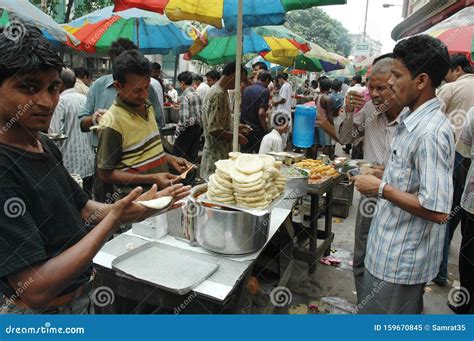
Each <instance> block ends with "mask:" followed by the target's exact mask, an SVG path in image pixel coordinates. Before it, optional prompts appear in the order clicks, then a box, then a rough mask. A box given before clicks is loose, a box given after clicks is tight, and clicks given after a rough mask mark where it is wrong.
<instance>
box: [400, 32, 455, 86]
mask: <svg viewBox="0 0 474 341" xmlns="http://www.w3.org/2000/svg"><path fill="white" fill-rule="evenodd" d="M393 54H394V55H395V58H396V59H398V60H399V61H400V62H401V63H403V65H405V67H406V68H407V69H408V70H409V71H410V73H411V75H412V77H413V78H414V77H416V76H418V75H420V74H422V73H426V74H427V75H428V76H429V77H430V79H431V84H432V86H433V87H434V88H437V87H438V86H439V85H440V84H441V82H442V81H443V79H444V77H445V76H446V74H447V73H448V70H449V68H450V63H449V54H448V49H447V48H446V46H445V45H444V44H443V43H442V42H441V40H439V39H436V38H433V37H431V36H429V35H426V34H421V35H417V36H414V37H411V38H408V39H405V40H402V41H401V42H399V43H398V44H397V45H396V46H395V48H394V49H393Z"/></svg>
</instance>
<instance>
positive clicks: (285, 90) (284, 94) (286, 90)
mask: <svg viewBox="0 0 474 341" xmlns="http://www.w3.org/2000/svg"><path fill="white" fill-rule="evenodd" d="M278 96H280V97H281V98H284V99H286V101H285V103H283V104H279V105H278V107H277V111H280V110H285V111H287V112H289V113H291V101H292V90H291V85H290V83H288V82H285V83H283V85H282V86H281V88H280V92H279V93H278Z"/></svg>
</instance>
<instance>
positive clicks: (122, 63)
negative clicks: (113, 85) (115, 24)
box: [112, 50, 151, 84]
mask: <svg viewBox="0 0 474 341" xmlns="http://www.w3.org/2000/svg"><path fill="white" fill-rule="evenodd" d="M112 73H113V75H114V80H116V81H118V82H119V83H121V84H125V82H126V80H127V78H126V75H127V74H134V75H139V76H150V75H151V66H150V62H149V61H148V59H146V58H145V57H144V56H143V55H142V54H141V53H140V52H138V51H137V50H131V51H125V52H122V54H120V55H119V56H118V57H117V58H116V59H115V61H114V64H113V67H112Z"/></svg>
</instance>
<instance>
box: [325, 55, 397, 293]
mask: <svg viewBox="0 0 474 341" xmlns="http://www.w3.org/2000/svg"><path fill="white" fill-rule="evenodd" d="M392 65H393V56H392V54H388V55H384V56H381V57H379V58H377V59H376V60H375V61H374V64H373V66H372V73H371V76H370V82H369V84H368V89H369V93H370V97H371V100H370V101H369V102H367V103H366V104H365V105H364V106H363V107H362V109H360V110H359V111H358V112H357V113H356V114H353V113H352V112H353V111H354V108H359V107H360V105H359V104H363V103H364V101H363V98H362V95H360V97H359V96H357V95H355V94H354V95H349V96H348V98H347V99H346V106H347V107H348V108H347V109H346V111H345V112H344V113H342V115H341V116H340V117H338V118H339V121H336V120H335V127H334V126H332V125H331V123H330V122H329V120H327V119H326V118H325V117H323V116H322V115H319V113H318V124H319V126H320V127H321V128H323V129H324V130H325V131H326V132H327V133H328V134H329V135H331V137H333V138H335V139H337V140H339V142H340V143H341V144H349V143H354V142H356V141H361V140H363V151H364V155H365V158H366V159H367V160H370V161H372V162H375V163H377V164H378V165H380V167H377V168H366V169H365V168H364V169H362V174H371V175H375V176H377V177H378V178H380V179H381V178H382V176H383V169H384V167H385V166H386V165H387V161H388V156H389V152H390V143H391V141H392V138H393V135H395V131H396V129H397V126H398V123H399V115H400V113H401V111H402V109H403V106H401V105H399V104H397V102H396V98H395V96H394V95H393V92H392V91H391V90H390V86H389V85H388V80H389V79H390V77H391V75H392ZM351 97H353V98H351ZM356 102H357V103H359V104H357V105H356ZM376 205H377V197H367V196H365V195H362V196H361V199H360V201H359V208H358V211H357V217H356V225H355V235H354V237H355V240H354V258H353V268H352V269H353V272H354V282H355V287H356V292H357V295H358V297H357V298H358V301H360V299H361V297H360V293H361V289H362V288H361V286H362V276H363V275H364V259H365V250H366V248H367V237H368V235H369V229H370V224H371V223H372V217H373V213H374V210H373V208H374V207H375V206H376Z"/></svg>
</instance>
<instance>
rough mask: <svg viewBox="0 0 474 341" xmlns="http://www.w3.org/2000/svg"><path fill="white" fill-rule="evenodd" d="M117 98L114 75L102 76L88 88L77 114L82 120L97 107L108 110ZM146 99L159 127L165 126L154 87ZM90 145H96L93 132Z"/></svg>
mask: <svg viewBox="0 0 474 341" xmlns="http://www.w3.org/2000/svg"><path fill="white" fill-rule="evenodd" d="M153 81H155V82H158V81H157V80H154V79H152V80H151V82H153ZM116 98H117V90H115V88H114V77H113V75H106V76H102V77H100V78H99V79H97V80H96V81H95V82H94V83H93V84H92V86H91V87H90V89H89V95H88V96H87V101H86V104H85V105H84V107H83V108H82V110H81V113H80V114H79V119H80V120H82V119H83V118H84V117H88V116H90V115H92V114H93V113H94V112H96V111H97V110H99V109H105V110H108V109H109V108H110V107H111V106H112V104H113V103H114V101H115V99H116ZM148 99H149V100H150V102H151V104H152V105H153V109H154V111H155V115H156V117H155V118H156V122H157V123H158V126H159V127H164V126H165V121H164V117H163V111H162V110H161V107H160V105H159V100H158V95H157V94H156V91H155V90H154V87H153V86H151V87H150V90H149V94H148ZM92 136H93V138H92V145H93V146H94V147H97V144H98V139H97V134H96V133H93V135H92Z"/></svg>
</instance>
